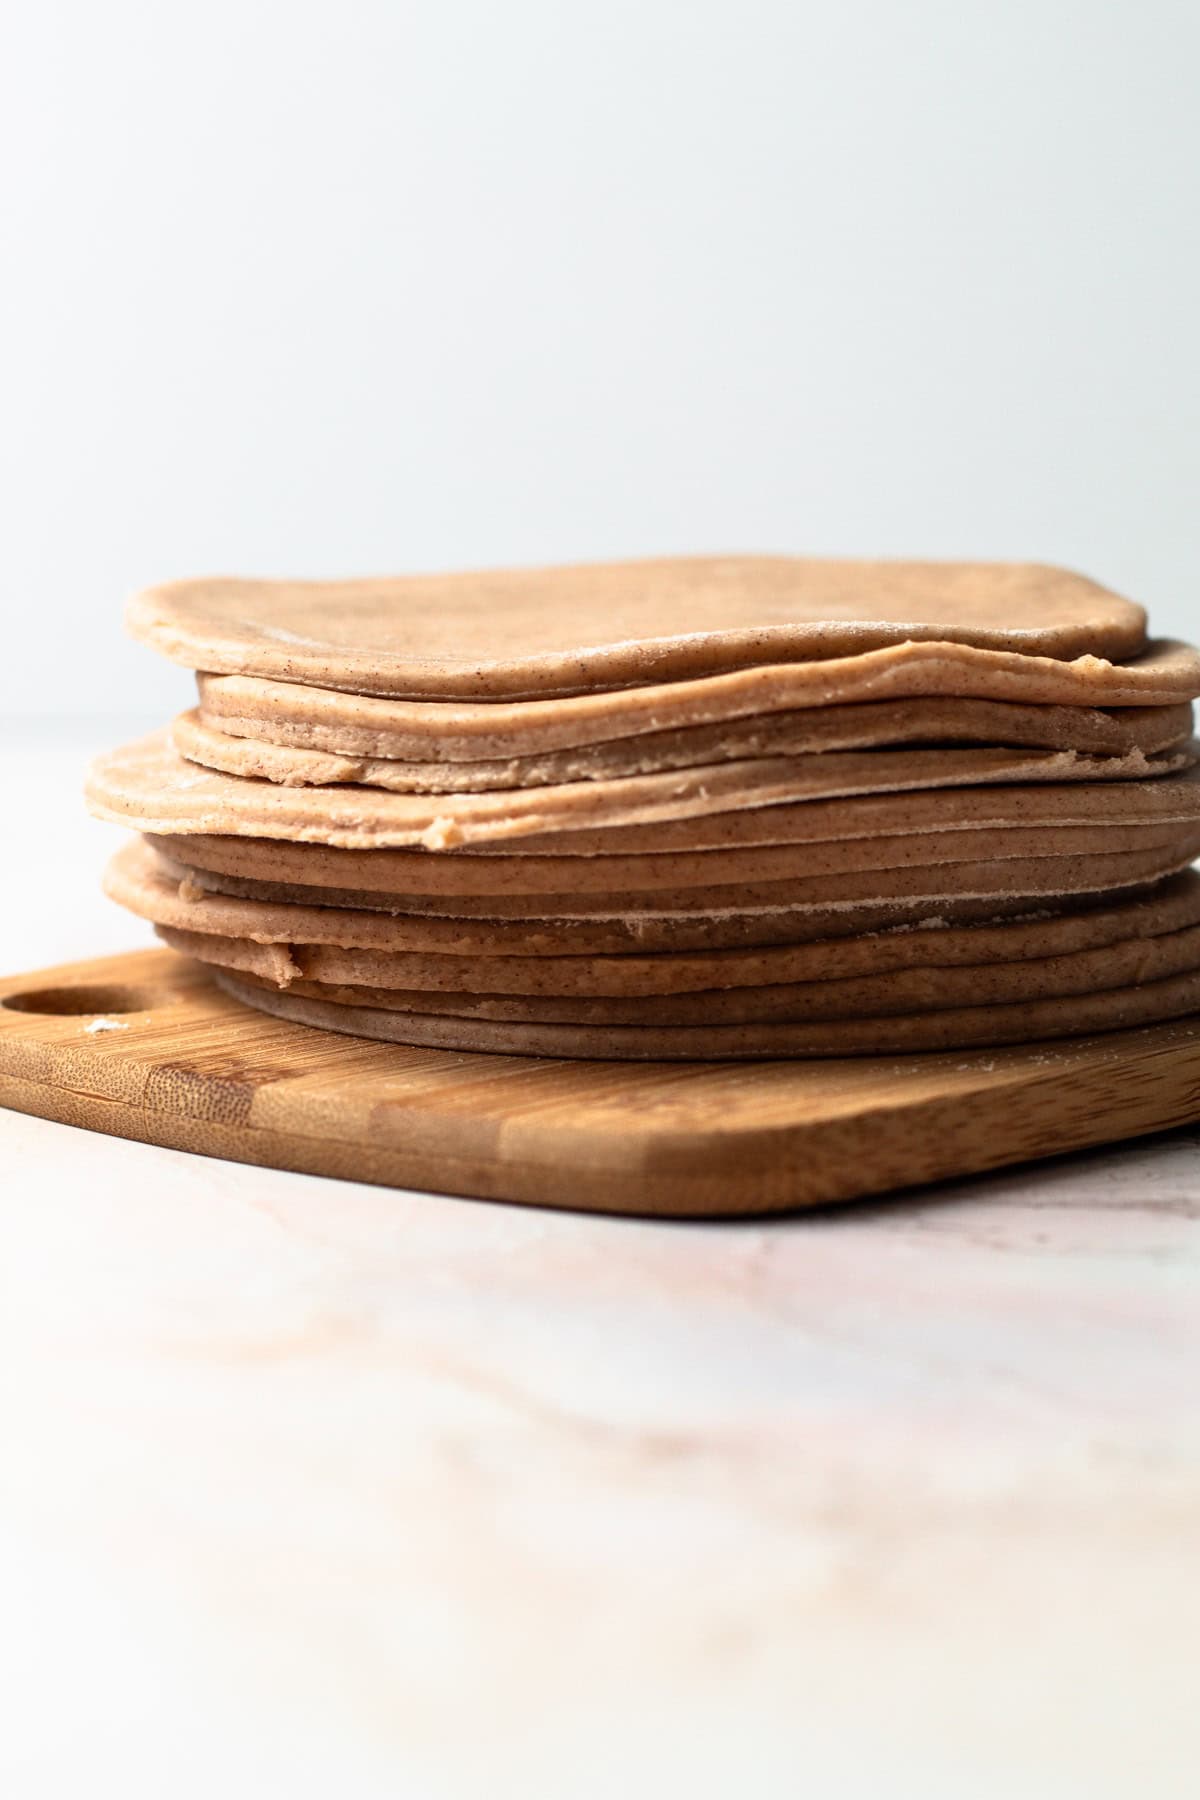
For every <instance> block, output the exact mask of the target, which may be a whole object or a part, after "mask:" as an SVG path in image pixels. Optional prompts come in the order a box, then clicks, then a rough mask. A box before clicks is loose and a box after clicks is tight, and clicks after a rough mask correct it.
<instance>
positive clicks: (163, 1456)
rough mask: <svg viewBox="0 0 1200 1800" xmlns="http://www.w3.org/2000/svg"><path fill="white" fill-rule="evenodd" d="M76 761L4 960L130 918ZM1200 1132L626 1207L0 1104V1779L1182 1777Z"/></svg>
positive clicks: (130, 1782) (1126, 1790)
mask: <svg viewBox="0 0 1200 1800" xmlns="http://www.w3.org/2000/svg"><path fill="white" fill-rule="evenodd" d="M81 760H82V753H81V752H80V751H78V750H76V749H73V748H72V747H70V746H63V747H53V746H50V747H48V748H46V749H44V751H43V753H42V754H41V756H40V757H38V758H34V757H32V756H31V755H30V753H29V752H28V751H26V750H20V751H18V750H15V749H14V750H11V751H7V752H5V753H3V755H0V793H3V796H4V803H5V806H6V807H7V808H8V816H9V817H10V818H13V817H15V819H16V837H15V839H14V841H16V842H18V843H21V844H22V846H23V848H22V854H21V858H20V862H19V865H18V866H19V869H20V872H21V874H22V876H23V877H26V878H30V877H32V875H33V873H34V872H35V871H36V873H37V877H38V884H39V885H38V891H37V892H33V891H30V890H29V889H20V890H18V889H17V888H16V887H15V885H14V884H11V883H10V884H9V885H8V886H6V888H5V890H4V892H3V897H2V902H0V904H2V906H3V913H4V922H5V925H6V931H5V938H6V944H7V956H6V962H7V965H8V966H7V968H6V971H5V972H9V970H16V969H18V968H21V967H35V966H39V965H42V964H45V963H49V962H53V961H58V960H66V959H68V958H71V957H75V956H83V955H87V954H91V953H100V952H103V951H109V950H115V949H119V948H122V947H124V946H125V945H130V946H132V945H136V944H140V943H143V942H144V941H145V934H144V929H143V928H142V927H141V926H139V925H138V924H137V922H136V921H134V920H131V919H126V918H125V917H124V916H123V915H121V914H119V913H118V912H117V911H116V910H115V909H114V908H111V907H109V906H108V905H107V904H106V903H105V902H103V901H102V900H101V899H100V898H99V896H98V895H97V894H96V892H95V887H94V877H95V873H96V871H97V870H98V868H99V865H100V862H101V861H102V859H103V856H104V854H105V852H106V849H107V847H108V846H109V845H110V844H112V843H114V842H115V841H116V834H113V833H111V832H109V831H107V830H106V829H105V828H103V827H100V826H97V825H94V824H92V823H91V822H89V821H86V820H85V819H83V818H82V816H81V814H80V810H79V806H78V801H77V787H78V773H79V766H80V763H81ZM24 846H33V849H32V850H31V851H30V850H26V849H25V848H24ZM1198 1153H1200V1131H1189V1132H1181V1133H1174V1134H1172V1135H1171V1136H1170V1137H1166V1138H1162V1139H1158V1140H1154V1141H1151V1142H1144V1143H1134V1144H1129V1145H1126V1146H1122V1147H1118V1148H1115V1149H1110V1150H1107V1151H1103V1152H1097V1153H1092V1154H1088V1155H1086V1156H1078V1157H1073V1158H1070V1159H1064V1160H1061V1161H1058V1162H1055V1163H1051V1164H1043V1165H1041V1166H1038V1167H1034V1168H1031V1169H1026V1170H1018V1171H1007V1172H1005V1173H1003V1174H1001V1175H996V1176H990V1177H985V1178H979V1179H974V1180H971V1181H965V1182H961V1183H955V1184H952V1185H946V1186H943V1187H940V1188H937V1189H932V1190H928V1191H925V1192H923V1193H920V1194H910V1195H907V1196H905V1197H902V1198H900V1199H897V1200H894V1201H890V1202H883V1203H877V1202H872V1203H867V1204H860V1205H858V1206H854V1207H849V1208H845V1209H842V1210H829V1211H825V1212H821V1213H817V1214H812V1215H809V1216H806V1217H798V1218H793V1219H786V1220H780V1221H774V1222H770V1223H760V1222H754V1223H750V1224H715V1225H714V1224H708V1225H705V1224H651V1223H643V1222H637V1221H630V1220H611V1219H602V1218H594V1217H591V1218H589V1217H575V1216H572V1215H570V1214H566V1213H562V1214H555V1213H546V1212H533V1211H524V1210H522V1209H520V1208H514V1207H505V1206H497V1205H486V1204H481V1203H476V1202H471V1201H462V1200H448V1199H443V1198H439V1197H437V1196H430V1195H423V1194H414V1193H405V1192H394V1191H388V1190H382V1189H372V1188H368V1187H363V1186H358V1185H356V1184H350V1183H339V1182H332V1181H325V1180H318V1179H314V1178H309V1177H301V1176H291V1175H286V1174H281V1173H277V1172H274V1171H270V1170H261V1169H251V1168H246V1167H241V1166H238V1165H234V1164H229V1163H220V1162H213V1161H206V1160H203V1159H200V1158H194V1157H189V1156H186V1155H183V1154H180V1153H177V1152H172V1151H165V1150H157V1149H154V1148H151V1147H147V1146H143V1145H136V1144H125V1143H121V1142H118V1141H115V1140H109V1139H104V1138H100V1137H94V1136H90V1135H88V1134H85V1133H81V1132H75V1131H72V1130H69V1129H67V1128H65V1127H60V1126H56V1125H52V1124H48V1123H46V1122H44V1121H41V1120H37V1119H29V1118H25V1117H23V1116H21V1115H18V1114H13V1113H0V1221H2V1223H3V1231H4V1255H3V1258H2V1259H0V1354H2V1360H3V1368H4V1370H5V1378H4V1383H3V1388H2V1394H3V1417H2V1420H0V1424H2V1432H0V1443H2V1445H3V1450H2V1451H0V1456H2V1458H3V1467H2V1469H0V1477H2V1478H0V1507H2V1514H3V1530H2V1533H0V1557H2V1561H3V1566H2V1569H0V1592H3V1593H4V1595H5V1602H4V1609H3V1610H4V1615H5V1623H4V1627H3V1631H2V1632H0V1639H2V1640H3V1643H4V1654H5V1665H4V1669H3V1676H4V1691H5V1694H6V1699H7V1703H8V1705H7V1707H6V1711H8V1721H7V1722H6V1726H5V1730H4V1732H3V1733H0V1779H2V1780H5V1781H6V1791H7V1792H11V1793H13V1794H14V1795H16V1796H19V1797H20V1800H27V1797H30V1796H41V1795H48V1796H49V1795H54V1796H59V1795H67V1794H74V1793H79V1792H90V1793H99V1794H101V1795H107V1794H108V1793H110V1792H111V1793H113V1794H116V1793H121V1794H122V1795H125V1796H128V1795H138V1796H140V1795H142V1794H146V1795H150V1794H155V1795H158V1794H161V1793H163V1792H170V1793H172V1794H173V1795H175V1796H192V1795H195V1796H200V1795H204V1796H211V1795H213V1794H214V1793H221V1794H225V1795H231V1796H235V1797H237V1800H240V1796H242V1795H247V1796H255V1797H256V1800H258V1797H261V1796H266V1797H270V1796H275V1795H281V1796H282V1795H287V1796H289V1800H294V1797H300V1800H306V1797H307V1796H309V1795H312V1796H314V1797H315V1796H318V1795H320V1796H326V1795H329V1794H331V1793H337V1794H344V1795H347V1796H351V1797H353V1800H375V1797H376V1796H379V1797H380V1800H382V1797H384V1796H388V1797H392V1796H409V1795H413V1796H418V1797H421V1800H423V1797H425V1796H430V1797H431V1800H440V1797H441V1796H446V1797H447V1800H459V1797H460V1796H475V1795H486V1796H489V1797H491V1796H508V1795H510V1794H511V1795H514V1796H516V1795H522V1796H534V1797H537V1800H540V1797H541V1796H546V1797H548V1800H549V1797H553V1800H559V1797H560V1796H561V1797H564V1800H570V1797H572V1796H576V1795H578V1796H582V1797H584V1800H591V1797H592V1796H597V1797H599V1796H609V1795H613V1796H616V1795H622V1796H630V1795H634V1796H640V1795H641V1794H643V1793H645V1794H652V1793H654V1794H657V1793H664V1794H669V1795H674V1794H676V1793H679V1794H687V1795H700V1796H708V1795H712V1796H726V1795H730V1794H747V1795H753V1796H768V1797H770V1800H774V1797H775V1796H780V1797H782V1796H789V1797H790V1796H793V1795H797V1794H807V1793H810V1792H811V1793H813V1794H814V1795H816V1794H819V1795H821V1796H828V1795H833V1796H843V1795H853V1796H859V1795H861V1796H864V1797H866V1796H870V1797H872V1800H874V1797H876V1796H885V1795H886V1796H896V1795H902V1796H907V1795H910V1794H911V1795H913V1796H916V1795H920V1796H922V1800H942V1797H943V1796H944V1797H945V1800H991V1797H992V1796H996V1797H997V1800H999V1797H1001V1796H1004V1797H1008V1796H1013V1795H1020V1796H1022V1800H1038V1797H1040V1796H1047V1797H1055V1800H1057V1797H1059V1796H1072V1797H1073V1796H1076V1795H1078V1796H1080V1797H1083V1796H1088V1800H1096V1797H1097V1796H1108V1795H1112V1796H1114V1797H1115V1796H1118V1795H1120V1796H1127V1795H1129V1794H1131V1793H1147V1794H1153V1795H1155V1796H1156V1800H1161V1797H1163V1796H1174V1795H1177V1794H1178V1795H1180V1796H1182V1795H1184V1794H1189V1795H1190V1793H1191V1792H1192V1791H1193V1790H1194V1783H1195V1767H1196V1759H1197V1756H1198V1755H1200V1709H1197V1707H1196V1704H1195V1665H1196V1624H1195V1620H1196V1613H1197V1600H1198V1599H1200V1404H1198V1401H1197V1386H1198V1384H1197V1375H1198V1372H1200V1154H1198Z"/></svg>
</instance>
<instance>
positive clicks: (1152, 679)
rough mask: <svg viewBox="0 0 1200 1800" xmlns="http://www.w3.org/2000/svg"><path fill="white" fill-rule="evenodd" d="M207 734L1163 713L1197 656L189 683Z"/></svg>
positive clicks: (429, 755)
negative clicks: (590, 679)
mask: <svg viewBox="0 0 1200 1800" xmlns="http://www.w3.org/2000/svg"><path fill="white" fill-rule="evenodd" d="M197 685H198V687H199V692H200V704H201V707H202V708H203V711H204V714H205V717H206V719H207V721H208V723H209V724H211V725H214V726H216V727H218V728H220V729H221V730H224V731H228V732H230V733H232V734H233V735H235V736H238V737H252V738H264V739H268V740H270V741H271V742H273V743H278V744H290V745H294V746H296V747H298V748H301V749H313V750H330V751H338V752H345V753H347V754H350V755H359V756H380V757H395V758H399V759H401V760H406V759H411V760H413V761H416V762H445V761H450V762H453V761H459V760H465V761H471V760H482V759H487V758H495V757H503V756H529V755H534V754H538V755H542V754H545V753H546V752H547V751H550V750H563V749H575V748H578V747H579V746H581V745H583V744H595V743H604V742H611V741H613V740H615V739H619V738H624V737H631V736H635V735H639V734H643V733H652V732H658V731H666V730H671V731H677V730H680V729H684V728H692V727H702V726H706V725H716V724H721V723H722V722H726V721H728V720H730V719H745V718H760V717H764V716H766V715H769V714H771V713H778V712H791V711H793V710H797V709H807V710H812V709H820V708H824V707H831V706H838V705H843V704H870V703H874V702H881V701H895V700H910V699H915V698H927V699H928V698H933V699H944V698H947V697H948V698H960V699H977V700H990V701H993V702H1001V703H1006V704H1013V705H1020V706H1034V705H1036V706H1072V707H1080V706H1081V707H1088V708H1104V707H1127V706H1132V707H1153V706H1174V705H1179V704H1181V703H1186V702H1187V701H1190V700H1194V699H1196V698H1197V696H1200V650H1196V649H1195V648H1193V646H1192V645H1190V644H1180V643H1174V642H1171V641H1170V640H1161V641H1157V642H1155V643H1151V644H1149V645H1147V647H1146V649H1145V650H1144V651H1143V652H1141V653H1140V654H1139V655H1137V656H1136V657H1135V658H1134V659H1133V660H1132V661H1131V662H1128V663H1121V664H1115V663H1112V662H1109V661H1107V660H1106V659H1104V658H1102V657H1097V656H1093V655H1085V656H1081V657H1078V658H1077V659H1075V660H1073V661H1071V662H1063V661H1060V660H1058V659H1056V658H1053V657H1046V656H1032V655H1027V654H1022V653H1021V652H1019V651H1009V650H977V649H973V648H971V647H970V646H968V645H962V644H946V643H928V644H926V643H904V644H895V645H891V646H889V647H888V648H886V649H882V650H873V651H865V652H859V653H857V654H854V655H849V656H839V657H833V658H831V659H830V660H828V661H825V662H807V663H790V664H787V663H785V664H772V665H769V666H767V667H763V668H751V669H741V670H738V671H736V672H734V673H732V674H728V675H715V676H709V677H703V678H700V679H696V680H692V681H675V682H671V683H670V684H667V685H651V686H644V687H633V688H625V689H622V690H619V691H617V692H612V693H609V692H605V693H588V694H578V695H574V696H571V697H568V698H559V699H540V700H527V701H512V702H506V701H501V700H493V701H489V702H485V703H475V704H472V703H470V702H463V701H457V702H441V703H430V702H426V701H408V700H397V699H394V698H379V697H372V696H364V695H356V694H347V693H342V692H340V691H337V690H334V689H330V688H322V687H314V686H305V685H302V684H301V683H299V682H288V681H273V680H269V679H265V678H262V677H259V676H246V675H212V674H204V673H201V674H199V675H198V677H197Z"/></svg>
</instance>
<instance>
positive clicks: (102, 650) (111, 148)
mask: <svg viewBox="0 0 1200 1800" xmlns="http://www.w3.org/2000/svg"><path fill="white" fill-rule="evenodd" d="M5 16H6V19H7V24H6V26H5V27H4V29H3V36H2V41H0V187H2V210H3V240H2V251H3V268H2V270H0V327H2V328H0V496H2V518H0V605H2V606H3V617H4V628H5V629H4V638H3V644H4V657H3V662H2V666H0V718H3V719H4V720H6V721H7V723H8V726H9V729H10V731H11V730H15V731H16V733H17V734H18V737H20V736H22V734H23V733H25V732H27V730H28V729H29V728H30V726H31V722H32V721H34V720H39V719H40V720H46V721H50V722H52V723H53V724H54V725H55V728H56V729H57V728H59V727H60V726H61V725H62V724H64V723H67V722H71V723H73V724H74V727H75V729H76V730H78V731H82V732H83V734H84V735H85V736H88V737H91V736H93V735H94V736H95V737H97V738H98V739H99V740H100V741H103V740H104V736H105V734H106V733H108V732H109V731H110V730H112V729H116V728H117V725H118V722H119V723H120V725H121V727H122V728H124V727H125V726H126V725H128V726H131V727H132V726H133V725H134V724H140V723H141V722H142V721H144V722H145V723H146V724H147V725H149V724H153V723H156V722H158V721H159V720H161V719H162V718H164V717H165V716H166V715H167V714H168V713H169V712H170V711H172V710H174V709H175V708H176V707H177V706H178V705H179V704H181V703H182V701H183V696H184V695H185V694H186V692H187V689H188V683H187V679H186V677H184V676H183V675H181V673H180V672H179V671H177V670H172V669H170V668H168V667H167V666H166V665H160V664H159V663H158V662H157V661H156V659H154V658H153V657H151V656H149V655H148V654H147V653H146V652H144V651H142V650H139V649H137V648H136V647H135V646H133V645H132V644H129V643H128V642H126V641H125V640H124V638H123V637H122V634H121V630H120V624H119V611H120V605H121V602H122V600H123V597H124V595H125V594H126V593H127V592H128V591H129V590H130V589H132V588H134V587H137V586H140V585H143V584H145V583H147V582H150V581H153V580H158V579H162V578H165V577H169V576H175V575H183V574H194V573H201V572H214V571H226V572H249V573H264V574H267V573H280V574H282V573H296V574H309V575H318V574H331V575H332V574H343V573H359V572H361V573H366V572H380V571H391V570H402V569H417V568H436V567H454V566H460V567H461V566H472V565H475V566H478V565H486V564H493V563H512V562H516V563H521V562H531V561H543V560H544V561H553V560H562V559H567V558H580V559H584V558H590V557H605V556H613V555H625V554H641V553H654V552H669V551H682V550H703V549H735V548H744V549H765V550H794V551H806V550H807V551H813V552H821V553H850V554H852V553H854V552H863V553H868V554H870V553H881V554H882V553H889V552H896V553H907V554H917V555H920V554H928V555H943V556H959V555H962V556H967V555H970V556H985V557H986V556H996V557H1006V556H1015V557H1030V558H1039V559H1046V560H1051V561H1059V562H1064V563H1067V564H1069V565H1072V566H1075V567H1078V568H1081V569H1083V570H1085V571H1086V572H1088V573H1090V574H1092V575H1095V576H1097V577H1098V578H1099V579H1101V580H1105V581H1107V582H1109V583H1110V584H1111V585H1113V586H1115V587H1117V588H1119V589H1121V590H1122V591H1125V592H1128V593H1130V594H1131V595H1133V596H1135V597H1136V598H1139V599H1142V600H1144V601H1146V602H1148V603H1149V604H1151V606H1152V608H1153V610H1154V614H1155V618H1156V620H1157V622H1158V623H1159V624H1160V625H1161V626H1162V627H1163V628H1164V629H1170V630H1173V631H1175V632H1187V631H1189V630H1190V631H1191V632H1192V633H1193V634H1194V633H1195V632H1196V631H1197V629H1198V628H1200V604H1197V599H1196V594H1197V575H1198V571H1200V523H1198V511H1197V496H1198V495H1200V327H1198V325H1197V321H1198V320H1200V254H1198V250H1197V236H1196V232H1197V220H1198V219H1200V107H1197V104H1196V70H1197V67H1198V65H1200V8H1197V7H1196V5H1195V4H1194V0H1006V3H1005V4H1003V5H998V4H996V0H903V3H901V0H836V3H834V0H829V3H827V4H823V5H816V4H812V3H810V0H801V3H797V0H737V3H736V4H733V3H714V0H671V3H668V0H597V3H595V4H590V3H587V4H579V3H578V0H504V3H503V4H500V3H496V4H484V3H482V0H471V3H461V0H457V3H456V0H441V3H433V0H428V3H423V4H417V5H411V4H402V3H400V0H392V3H388V0H349V3H347V0H340V3H339V4H315V3H313V0H286V3H284V0H206V3H205V4H204V5H203V6H179V5H166V6H163V5H153V4H148V3H140V4H139V3H136V0H106V4H104V5H103V6H97V5H94V4H90V3H88V0H37V4H30V5H25V6H14V7H12V8H10V9H7V11H6V15H5Z"/></svg>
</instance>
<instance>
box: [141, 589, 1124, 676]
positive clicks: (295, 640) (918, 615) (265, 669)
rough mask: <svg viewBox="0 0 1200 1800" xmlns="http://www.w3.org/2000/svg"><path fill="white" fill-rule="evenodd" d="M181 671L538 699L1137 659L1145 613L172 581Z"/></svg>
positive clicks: (1050, 597) (164, 642)
mask: <svg viewBox="0 0 1200 1800" xmlns="http://www.w3.org/2000/svg"><path fill="white" fill-rule="evenodd" d="M126 622H127V624H128V627H129V630H130V631H131V632H132V634H133V636H134V637H136V638H137V639H139V640H140V641H141V642H142V643H145V644H149V645H150V646H151V647H152V648H153V649H156V650H159V651H161V652H162V653H163V654H164V655H165V656H168V657H170V658H172V660H174V661H175V662H181V663H184V664H185V665H186V666H187V667H189V668H192V669H197V670H206V671H208V672H210V673H216V674H233V675H257V676H265V677H268V678H272V679H276V680H283V681H294V682H300V683H303V684H310V685H315V686H319V687H327V688H336V689H341V690H344V691H347V692H350V693H362V694H379V695H392V696H400V697H407V698H422V699H439V700H448V699H457V698H476V699H528V698H538V697H541V698H545V697H549V696H553V695H558V694H564V695H565V694H581V693H587V692H589V691H593V690H602V689H611V688H619V687H629V686H639V685H642V684H645V683H651V682H670V681H678V680H687V679H693V678H696V677H701V676H705V675H714V674H721V673H723V672H727V671H730V670H735V669H745V668H751V667H755V666H760V665H763V664H769V663H788V662H809V661H814V660H825V659H827V658H830V657H837V656H844V655H847V654H853V653H860V652H864V651H870V650H875V649H881V648H884V647H886V646H888V645H892V644H900V643H905V642H934V643H956V644H965V645H972V646H975V647H977V648H981V649H991V650H1007V651H1016V652H1020V653H1023V654H1025V655H1032V656H1048V657H1054V658H1063V659H1068V658H1073V657H1078V656H1088V655H1090V656H1096V657H1101V658H1124V657H1130V656H1135V655H1136V654H1137V653H1138V651H1139V650H1140V649H1141V648H1142V646H1143V644H1144V642H1145V636H1146V616H1145V613H1144V611H1143V609H1142V608H1141V607H1140V606H1138V605H1135V604H1134V603H1133V602H1132V601H1129V600H1124V599H1122V598H1121V597H1120V596H1119V595H1117V594H1113V593H1111V592H1110V591H1109V590H1108V589H1107V588H1103V587H1101V586H1100V585H1099V584H1098V583H1096V582H1094V581H1090V580H1088V579H1087V578H1086V577H1085V576H1082V575H1076V574H1072V573H1071V572H1069V571H1068V570H1064V569H1055V568H1050V567H1046V566H1043V565H1040V564H1034V563H990V564H989V563H949V562H940V563H939V562H924V563H919V562H852V561H843V560H834V561H826V560H816V559H812V558H807V557H788V556H720V557H682V558H668V559H662V560H658V561H648V562H625V563H596V564H589V565H577V566H573V567H568V568H543V569H505V570H492V571H485V572H481V573H474V574H447V575H409V576H396V577H384V578H378V579H371V580H358V581H258V580H239V579H236V578H233V577H218V578H211V579H206V580H196V581H177V582H170V583H167V584H166V585H164V586H161V587H155V588H150V589H147V590H146V591H145V592H144V593H141V594H138V595H135V596H134V598H133V599H132V600H131V601H130V603H129V606H128V609H127V613H126Z"/></svg>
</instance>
